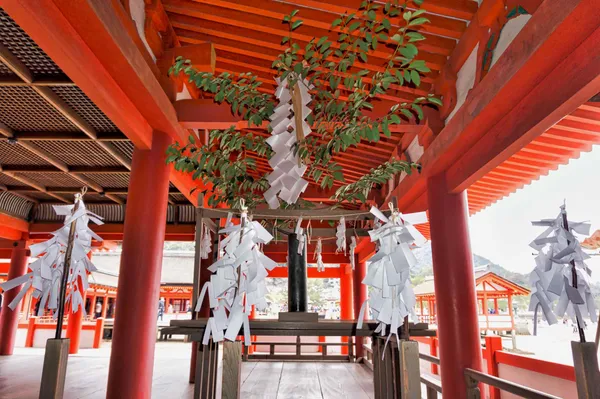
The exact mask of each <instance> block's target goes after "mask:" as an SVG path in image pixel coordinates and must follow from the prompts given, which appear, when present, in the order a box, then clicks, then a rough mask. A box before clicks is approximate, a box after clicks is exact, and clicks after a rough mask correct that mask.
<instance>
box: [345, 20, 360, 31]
mask: <svg viewBox="0 0 600 399" xmlns="http://www.w3.org/2000/svg"><path fill="white" fill-rule="evenodd" d="M359 26H360V21H355V22H353V23H352V24H351V25H350V26H349V27H348V31H349V32H353V31H355V30H356V29H358V27H359Z"/></svg>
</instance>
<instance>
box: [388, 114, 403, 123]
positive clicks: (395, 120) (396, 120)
mask: <svg viewBox="0 0 600 399" xmlns="http://www.w3.org/2000/svg"><path fill="white" fill-rule="evenodd" d="M390 121H391V122H392V123H394V124H396V125H399V124H400V123H402V120H401V119H400V117H399V116H398V115H396V114H392V115H390Z"/></svg>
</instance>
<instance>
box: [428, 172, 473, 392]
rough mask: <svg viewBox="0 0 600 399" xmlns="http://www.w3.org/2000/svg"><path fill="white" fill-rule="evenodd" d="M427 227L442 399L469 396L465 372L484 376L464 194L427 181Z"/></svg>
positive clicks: (435, 179)
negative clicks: (430, 252)
mask: <svg viewBox="0 0 600 399" xmlns="http://www.w3.org/2000/svg"><path fill="white" fill-rule="evenodd" d="M427 185H428V190H427V192H428V204H429V224H430V226H431V249H432V254H433V273H434V276H435V280H434V284H435V305H436V309H435V314H436V315H437V323H438V335H439V337H438V338H439V344H440V347H439V349H440V361H441V374H442V386H443V387H444V397H448V398H465V397H466V396H467V392H466V384H465V377H464V369H465V368H471V369H474V370H479V371H481V344H480V342H479V323H478V318H477V297H476V295H475V278H474V276H473V254H472V252H471V243H470V240H469V229H468V208H467V199H466V193H464V192H461V193H456V194H455V193H449V192H448V190H447V187H446V178H445V176H444V175H438V176H435V177H432V178H429V180H428V182H427Z"/></svg>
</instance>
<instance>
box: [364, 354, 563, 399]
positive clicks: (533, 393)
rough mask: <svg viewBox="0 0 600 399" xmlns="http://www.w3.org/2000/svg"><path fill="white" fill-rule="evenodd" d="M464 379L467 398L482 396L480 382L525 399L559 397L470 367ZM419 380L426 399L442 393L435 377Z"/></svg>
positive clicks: (426, 356) (427, 357)
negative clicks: (423, 387)
mask: <svg viewBox="0 0 600 399" xmlns="http://www.w3.org/2000/svg"><path fill="white" fill-rule="evenodd" d="M363 349H364V352H365V357H364V363H365V365H366V366H367V367H369V368H370V369H371V370H373V350H372V348H371V347H370V346H369V345H364V346H363ZM419 359H421V360H424V361H427V362H429V363H431V364H435V365H437V366H439V365H440V359H439V357H437V356H432V355H430V354H426V353H419ZM465 379H466V382H467V393H468V396H467V399H481V397H482V396H484V395H482V394H481V392H480V388H479V384H480V383H482V384H486V385H488V386H489V387H490V388H497V389H499V390H501V391H505V392H508V393H512V394H514V395H518V396H520V397H523V398H526V399H560V398H559V397H558V396H554V395H551V394H548V393H544V392H541V391H538V390H536V389H533V388H529V387H525V386H523V385H520V384H517V383H514V382H511V381H508V380H505V379H502V378H498V377H495V376H492V375H489V374H486V373H482V372H480V371H476V370H472V369H465ZM420 381H421V383H422V384H423V385H425V390H426V393H427V396H426V397H427V399H434V398H437V397H438V393H439V394H442V385H441V381H440V380H438V379H436V378H435V377H433V376H431V375H427V374H422V373H421V375H420Z"/></svg>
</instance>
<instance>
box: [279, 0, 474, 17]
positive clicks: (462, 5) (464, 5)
mask: <svg viewBox="0 0 600 399" xmlns="http://www.w3.org/2000/svg"><path fill="white" fill-rule="evenodd" d="M289 3H292V4H297V5H302V6H304V7H311V8H316V9H320V10H327V11H331V12H335V13H338V14H344V13H345V12H348V13H351V12H354V11H356V10H357V9H358V7H359V6H360V4H361V1H360V0H345V1H344V3H343V5H341V4H340V2H339V1H338V0H318V1H317V0H291V1H289ZM409 6H412V4H411V3H409ZM423 8H424V9H426V10H427V11H430V12H432V13H436V14H438V15H447V16H450V17H454V18H459V19H464V20H466V21H470V20H471V18H472V17H473V15H474V14H475V12H476V11H477V4H476V3H474V2H472V1H463V0H427V2H426V3H425V6H424V7H423Z"/></svg>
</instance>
